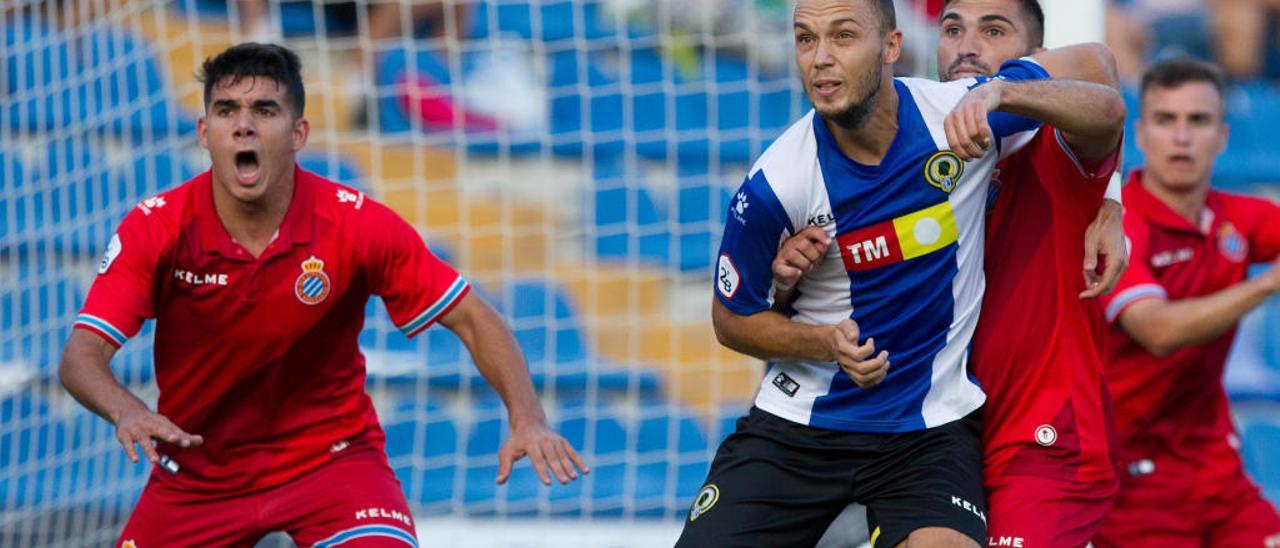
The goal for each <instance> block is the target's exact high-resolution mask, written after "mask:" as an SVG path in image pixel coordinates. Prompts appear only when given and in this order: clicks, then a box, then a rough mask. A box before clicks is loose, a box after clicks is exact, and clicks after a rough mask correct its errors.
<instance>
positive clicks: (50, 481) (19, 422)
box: [0, 391, 72, 508]
mask: <svg viewBox="0 0 1280 548" xmlns="http://www.w3.org/2000/svg"><path fill="white" fill-rule="evenodd" d="M0 425H3V428H0V447H3V448H4V450H3V451H0V500H3V501H5V502H6V503H7V504H8V503H11V504H13V507H14V508H22V507H24V506H32V505H36V504H48V503H52V502H55V501H57V500H59V499H62V498H67V497H68V496H70V495H71V493H68V492H66V491H65V490H63V489H59V488H58V486H59V485H65V484H64V483H63V482H65V481H67V480H68V474H69V471H68V470H67V468H68V467H67V466H66V465H65V464H62V463H58V462H57V459H55V458H54V457H55V456H58V455H62V454H64V453H65V452H67V451H69V450H70V449H71V447H72V446H71V444H70V443H69V442H70V441H71V440H70V438H69V437H68V436H67V429H66V425H65V424H63V422H62V421H60V420H57V419H56V418H55V417H54V416H53V414H52V413H51V412H50V410H49V405H48V403H46V402H45V401H44V399H43V398H40V397H39V396H36V395H33V394H30V393H27V392H25V391H23V392H19V393H18V394H10V395H5V396H3V399H0ZM7 504H6V505H7Z"/></svg>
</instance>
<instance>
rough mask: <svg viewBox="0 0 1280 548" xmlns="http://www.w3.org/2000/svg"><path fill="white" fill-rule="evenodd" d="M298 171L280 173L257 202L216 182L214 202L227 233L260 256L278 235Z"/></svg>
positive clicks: (252, 252) (246, 248)
mask: <svg viewBox="0 0 1280 548" xmlns="http://www.w3.org/2000/svg"><path fill="white" fill-rule="evenodd" d="M293 174H294V171H293V170H292V169H290V170H289V172H288V173H287V174H284V175H282V176H280V177H279V178H278V179H277V180H276V181H273V182H272V183H270V184H269V185H268V187H267V193H266V194H264V195H263V196H262V198H260V199H258V200H256V201H254V202H244V201H241V200H238V199H236V198H235V197H234V196H231V195H230V194H228V193H227V192H225V191H223V190H222V189H221V188H218V185H216V184H215V185H214V191H213V205H214V209H215V210H216V211H217V212H218V220H220V221H222V226H223V227H224V228H226V229H227V234H229V235H230V236H231V238H232V239H234V240H235V241H236V243H238V244H240V247H243V248H244V250H245V251H247V252H249V254H250V255H253V257H254V258H257V257H259V256H261V255H262V252H263V251H265V250H266V249H267V246H268V245H270V244H271V240H273V239H275V237H276V234H277V233H278V232H279V231H280V225H281V223H283V222H284V216H285V214H287V213H288V212H289V203H290V202H291V201H293V185H294V184H296V182H295V181H294V177H293Z"/></svg>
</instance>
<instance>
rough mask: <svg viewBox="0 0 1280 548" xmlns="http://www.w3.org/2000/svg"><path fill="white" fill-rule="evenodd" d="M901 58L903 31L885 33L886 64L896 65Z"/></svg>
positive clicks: (894, 30) (895, 30) (896, 30)
mask: <svg viewBox="0 0 1280 548" xmlns="http://www.w3.org/2000/svg"><path fill="white" fill-rule="evenodd" d="M899 57H902V31H900V30H898V29H893V30H890V31H889V32H886V33H884V59H883V61H884V64H886V65H892V64H895V63H897V62H898V58H899Z"/></svg>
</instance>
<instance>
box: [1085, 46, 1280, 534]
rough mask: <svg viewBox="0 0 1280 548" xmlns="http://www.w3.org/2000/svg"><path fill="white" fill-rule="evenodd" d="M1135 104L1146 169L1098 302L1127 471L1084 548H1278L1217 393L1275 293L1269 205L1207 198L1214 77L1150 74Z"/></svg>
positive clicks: (1275, 228) (1218, 79)
mask: <svg viewBox="0 0 1280 548" xmlns="http://www.w3.org/2000/svg"><path fill="white" fill-rule="evenodd" d="M1141 93H1142V96H1141V97H1142V99H1141V104H1142V107H1141V109H1142V110H1141V116H1140V118H1139V119H1138V124H1137V138H1138V145H1139V146H1140V147H1141V148H1142V150H1143V152H1144V153H1145V154H1146V168H1145V169H1144V170H1141V171H1137V172H1134V173H1133V175H1132V176H1131V177H1130V180H1129V183H1128V184H1127V185H1126V186H1125V188H1124V201H1125V205H1126V206H1128V208H1129V211H1128V214H1127V215H1126V216H1125V220H1124V227H1125V234H1126V235H1127V236H1128V238H1129V241H1130V242H1131V245H1132V253H1133V255H1132V256H1133V266H1132V267H1131V268H1130V269H1129V271H1128V272H1126V273H1125V275H1124V276H1123V277H1122V278H1121V279H1120V284H1119V286H1118V288H1117V290H1116V292H1115V293H1114V294H1113V295H1109V296H1108V297H1106V298H1105V300H1104V304H1105V306H1106V314H1107V320H1108V321H1109V322H1111V324H1112V326H1113V328H1112V329H1111V330H1110V331H1109V332H1108V339H1107V378H1108V380H1109V381H1110V383H1111V387H1112V391H1113V393H1114V396H1115V409H1116V427H1117V430H1118V432H1119V434H1120V441H1121V456H1122V457H1123V459H1124V460H1123V465H1124V466H1122V468H1121V474H1122V477H1121V488H1120V496H1119V498H1118V501H1117V503H1116V508H1115V510H1114V511H1113V512H1112V514H1111V516H1110V517H1108V518H1107V523H1106V526H1105V527H1103V531H1102V534H1101V535H1100V536H1099V537H1098V538H1097V539H1096V540H1095V544H1096V545H1097V546H1098V547H1099V548H1102V547H1111V546H1124V547H1139V548H1141V547H1145V546H1151V547H1155V546H1162V547H1163V546H1179V547H1183V546H1185V547H1192V548H1195V547H1201V546H1204V547H1209V546H1214V547H1217V546H1226V547H1237V546H1239V547H1251V548H1264V547H1266V548H1275V547H1280V516H1277V514H1276V510H1275V508H1274V507H1273V506H1272V505H1271V504H1269V503H1268V502H1267V501H1266V500H1264V499H1263V498H1262V496H1261V495H1260V494H1259V492H1258V487H1257V486H1255V485H1254V484H1253V482H1251V481H1250V480H1249V478H1248V477H1246V475H1245V472H1244V468H1243V465H1242V463H1241V460H1240V454H1239V452H1238V447H1239V439H1238V438H1237V437H1236V432H1235V428H1234V427H1233V426H1232V424H1231V411H1230V409H1229V407H1228V403H1227V395H1226V391H1225V390H1224V389H1223V387H1222V373H1223V368H1224V365H1225V363H1226V359H1227V353H1228V352H1229V351H1230V349H1231V341H1232V339H1233V338H1234V337H1235V329H1236V324H1237V322H1239V321H1240V318H1241V317H1242V316H1244V314H1245V313H1246V312H1248V311H1249V310H1251V309H1253V308H1254V307H1256V306H1258V305H1259V304H1261V303H1262V302H1263V301H1264V300H1265V299H1266V298H1267V297H1268V296H1270V295H1274V294H1275V293H1276V292H1277V291H1280V268H1277V267H1280V257H1278V256H1280V221H1277V219H1280V207H1277V206H1276V205H1275V204H1273V203H1271V202H1268V201H1266V200H1261V199H1257V198H1250V197H1245V196H1239V195H1235V194H1228V193H1225V192H1219V191H1216V190H1212V189H1211V188H1209V184H1210V183H1209V179H1210V176H1211V173H1212V172H1213V164H1214V159H1215V158H1216V157H1217V155H1218V154H1220V153H1221V152H1222V150H1223V149H1224V148H1225V147H1226V144H1227V125H1226V122H1225V120H1224V111H1225V106H1224V104H1223V95H1222V93H1223V80H1222V76H1221V74H1220V73H1219V71H1218V69H1217V68H1216V67H1214V66H1213V65H1210V64H1207V63H1203V62H1200V61H1195V60H1190V59H1174V60H1169V61H1165V62H1162V63H1159V64H1157V65H1155V66H1153V67H1151V68H1150V69H1148V70H1147V72H1146V74H1145V75H1144V76H1143V79H1142V89H1141ZM1268 261H1270V262H1271V263H1272V267H1271V269H1269V270H1268V271H1267V272H1265V273H1264V274H1262V275H1261V276H1258V277H1255V278H1252V279H1245V277H1246V275H1247V269H1248V267H1249V265H1250V264H1251V263H1260V262H1268Z"/></svg>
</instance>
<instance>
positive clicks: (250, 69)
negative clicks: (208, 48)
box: [196, 42, 307, 118]
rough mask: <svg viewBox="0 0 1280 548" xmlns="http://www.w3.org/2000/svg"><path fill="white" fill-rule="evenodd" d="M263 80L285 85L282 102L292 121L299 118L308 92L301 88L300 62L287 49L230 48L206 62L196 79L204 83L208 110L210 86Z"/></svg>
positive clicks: (264, 46)
mask: <svg viewBox="0 0 1280 548" xmlns="http://www.w3.org/2000/svg"><path fill="white" fill-rule="evenodd" d="M255 77H263V78H270V79H272V80H275V81H276V83H278V84H280V85H282V86H284V90H285V99H286V100H287V101H288V102H289V106H291V107H292V111H293V116H294V118H301V117H302V112H303V109H304V108H305V107H306V105H307V92H306V90H305V89H303V87H302V61H300V60H299V59H298V54H296V53H294V52H293V51H292V50H290V49H289V48H286V47H284V46H278V45H275V44H259V43H256V42H247V43H244V44H240V45H237V46H232V47H231V48H229V49H227V50H226V51H224V52H222V53H219V54H218V55H216V56H214V57H210V58H208V59H205V61H204V64H203V65H201V67H200V73H199V74H198V75H197V76H196V79H197V80H198V81H200V82H201V83H203V84H204V104H205V108H206V109H208V108H209V98H210V97H211V96H212V94H213V86H215V85H217V84H218V83H220V82H222V80H224V79H226V78H231V82H230V83H231V84H235V83H237V82H239V81H240V80H242V79H244V78H255Z"/></svg>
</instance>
